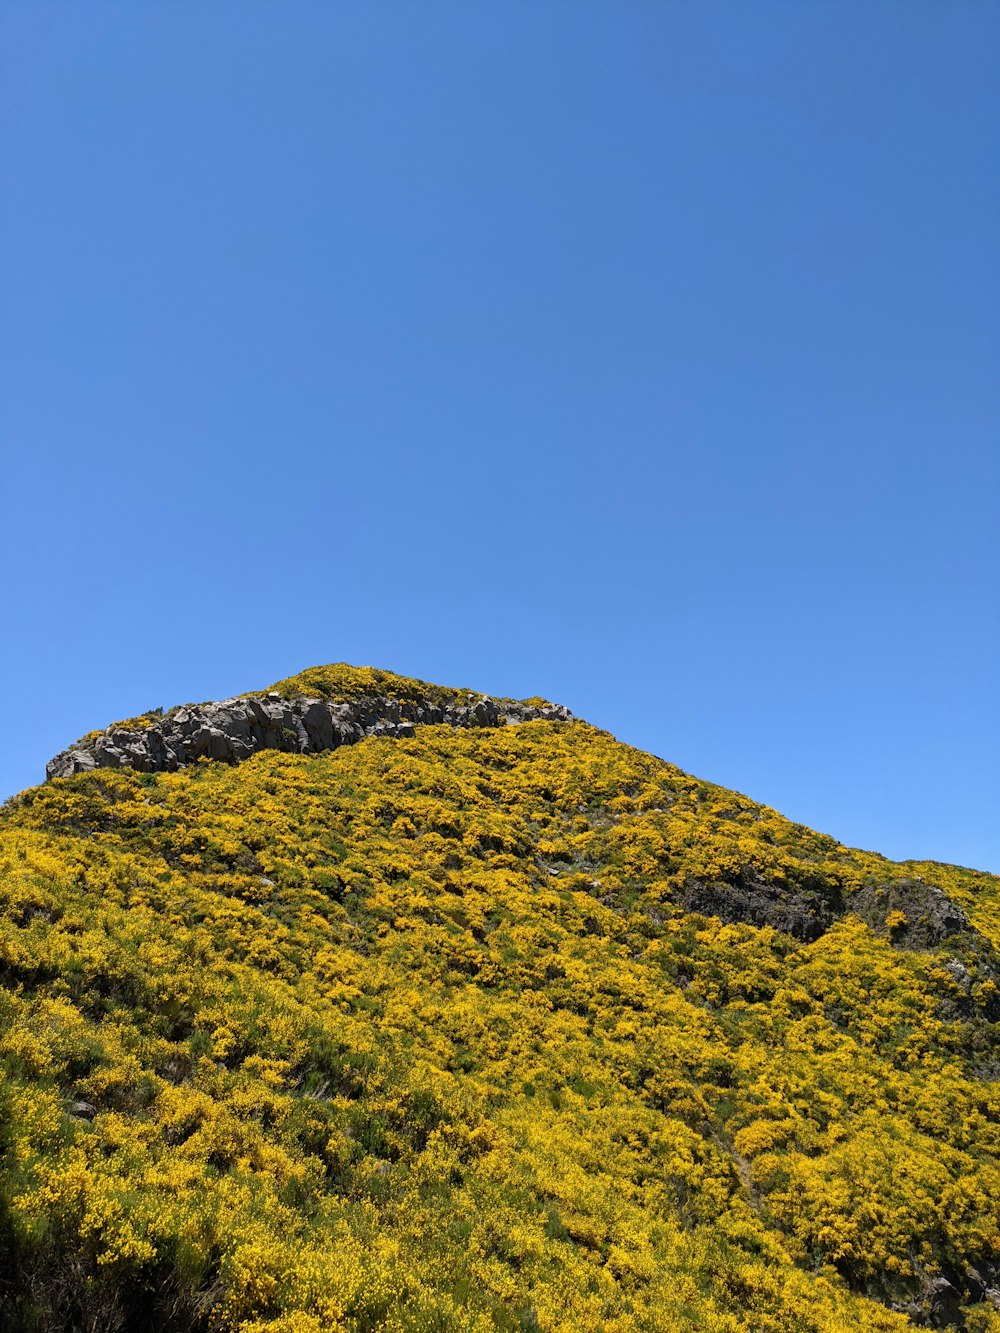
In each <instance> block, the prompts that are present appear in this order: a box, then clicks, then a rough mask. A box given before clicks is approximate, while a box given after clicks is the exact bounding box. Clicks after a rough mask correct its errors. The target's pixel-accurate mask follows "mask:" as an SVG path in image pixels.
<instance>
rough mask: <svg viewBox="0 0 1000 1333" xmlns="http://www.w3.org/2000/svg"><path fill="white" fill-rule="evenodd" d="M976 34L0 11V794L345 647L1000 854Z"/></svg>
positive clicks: (879, 10)
mask: <svg viewBox="0 0 1000 1333" xmlns="http://www.w3.org/2000/svg"><path fill="white" fill-rule="evenodd" d="M998 42H1000V6H998V5H997V4H996V3H993V2H992V0H990V2H989V3H985V2H984V3H972V2H970V0H949V2H948V3H943V2H941V0H934V3H928V2H925V0H899V2H898V3H887V2H885V0H881V2H880V0H863V2H862V0H857V2H855V3H852V2H851V0H835V2H834V3H819V2H816V3H812V2H810V0H784V2H783V3H767V0H755V3H753V4H749V3H747V2H746V0H729V2H727V0H712V2H711V3H705V0H686V2H685V0H674V2H673V3H653V2H648V3H635V2H630V0H604V2H603V3H600V4H596V3H587V2H586V0H560V2H558V3H557V2H555V0H525V2H523V3H517V2H516V0H502V2H501V0H496V2H495V3H486V0H477V3H468V2H467V0H451V2H450V3H440V2H439V0H421V2H420V3H409V2H408V3H403V2H402V0H399V3H386V2H385V0H353V2H351V3H342V2H340V0H316V2H315V3H296V0H283V2H282V3H278V0H269V3H259V2H258V0H238V2H237V3H223V2H222V0H205V2H204V3H198V4H184V3H179V2H178V0H174V2H172V3H167V2H165V0H143V2H142V3H141V4H140V3H134V0H121V2H120V3H101V2H100V0H87V2H86V3H80V0H72V3H70V2H68V0H67V3H62V4H57V3H48V2H47V0H22V2H21V3H12V2H11V0H6V2H5V3H3V4H2V6H0V169H2V178H3V181H2V200H0V269H2V271H0V280H2V292H3V296H2V310H0V429H2V441H0V443H2V450H3V455H2V457H3V467H2V471H0V485H2V492H3V493H2V501H3V522H2V525H0V526H2V532H0V557H2V564H0V569H2V590H0V595H2V605H0V625H2V629H3V636H4V642H3V651H2V653H0V699H2V707H3V713H4V718H3V727H2V746H0V748H2V754H0V793H3V794H6V793H9V792H12V791H15V790H18V789H20V788H21V787H24V786H27V785H29V784H32V783H34V782H37V781H39V780H40V778H41V777H42V775H43V771H44V764H45V761H46V760H47V759H48V758H49V756H50V755H51V754H52V753H53V752H55V751H56V750H58V749H61V748H63V747H64V746H65V745H66V744H68V743H69V742H70V741H72V740H74V739H75V738H76V737H77V736H78V735H80V734H81V733H82V732H84V731H87V730H89V729H90V728H93V727H98V726H102V725H105V724H106V723H108V722H110V721H112V720H113V719H115V718H119V717H124V716H128V715H130V714H134V713H136V712H139V711H142V710H144V709H146V708H149V707H153V706H156V705H164V706H169V705H171V704H174V703H180V702H184V701H187V700H201V699H207V698H218V697H222V696H225V695H227V694H233V693H237V692H241V691H244V690H247V689H253V688H257V687H261V686H264V685H266V684H268V683H270V682H271V681H273V680H276V679H278V678H279V677H282V676H285V675H289V674H292V673H294V672H296V671H298V670H300V669H301V668H303V667H305V666H307V665H312V664H317V663H321V662H328V661H339V660H346V661H350V662H354V663H359V664H373V665H377V666H382V667H386V668H390V669H393V670H397V671H401V672H403V673H406V674H408V675H417V676H422V677H424V678H427V679H430V680H435V681H439V682H441V683H446V684H456V685H469V686H471V687H474V688H478V689H481V690H483V691H487V692H493V693H502V694H512V695H531V694H544V695H547V696H549V697H551V698H554V699H557V700H559V701H560V702H564V703H566V704H568V705H569V706H570V707H571V708H573V709H574V710H575V711H576V712H577V713H579V714H580V715H582V716H584V717H586V718H587V719H589V720H590V721H593V722H594V723H597V724H598V725H600V726H603V727H606V728H607V729H609V730H611V731H613V732H614V733H615V734H616V735H618V736H619V737H621V738H622V739H623V740H626V741H628V742H630V743H632V744H635V745H637V746H640V747H642V748H643V749H648V750H652V751H653V752H655V753H657V754H660V755H662V756H664V757H665V758H668V759H670V760H671V761H673V762H675V763H677V764H680V765H681V766H682V767H683V768H685V769H687V770H689V771H691V772H694V773H697V774H698V775H699V776H701V777H706V778H709V779H712V780H713V781H716V782H719V783H723V784H725V785H727V786H732V787H735V788H737V789H739V790H741V791H744V792H746V793H748V794H749V795H751V796H753V797H755V798H757V799H759V800H762V801H764V802H766V803H768V804H770V805H773V806H776V807H777V808H778V809H780V810H782V811H783V812H784V813H785V814H787V815H789V816H791V817H792V818H793V819H796V820H800V821H802V822H803V823H808V824H810V825H812V826H814V827H818V828H820V829H822V830H824V831H827V832H830V833H833V834H835V835H836V836H837V837H839V838H840V839H842V840H843V841H845V842H847V843H850V844H853V845H858V846H862V847H866V848H873V849H877V850H880V851H883V852H885V853H886V854H888V855H890V856H894V857H900V858H902V857H905V856H910V855H912V856H922V857H929V858H932V859H938V860H949V861H957V862H960V863H962V864H966V865H972V866H977V867H980V868H984V869H992V870H994V871H1000V819H998V809H1000V801H998V796H1000V791H998V788H1000V761H998V740H1000V719H998V702H997V693H998V680H1000V617H998V569H1000V540H998V519H997V513H998V501H1000V384H998V376H997V369H998V365H1000V321H998V310H1000V257H998V256H1000V248H998V246H997V235H998V220H1000V184H998V181H1000V173H998V165H1000V163H998V152H997V148H996V142H997V134H996V130H997V124H998V120H1000V95H998V90H997V78H996V56H997V50H998Z"/></svg>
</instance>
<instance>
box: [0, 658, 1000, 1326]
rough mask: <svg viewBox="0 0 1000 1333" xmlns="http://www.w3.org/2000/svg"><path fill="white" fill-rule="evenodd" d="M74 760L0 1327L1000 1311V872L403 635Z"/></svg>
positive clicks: (21, 1036) (938, 1320)
mask: <svg viewBox="0 0 1000 1333" xmlns="http://www.w3.org/2000/svg"><path fill="white" fill-rule="evenodd" d="M283 710H285V711H283ZM309 718H311V719H312V721H311V722H308V719H309ZM307 723H308V724H307ZM328 724H329V730H328V729H327V728H328ZM209 733H214V734H215V735H217V736H221V737H223V738H224V740H225V743H226V744H228V746H229V749H228V751H226V750H225V746H224V745H223V742H222V741H219V740H216V739H213V736H212V735H210V734H209ZM326 739H329V741H330V744H329V745H327V744H325V743H324V742H325V741H326ZM237 742H238V747H242V748H238V747H237ZM234 747H236V748H234ZM212 754H216V758H214V759H213V758H211V757H209V756H211V755H212ZM67 756H69V758H67ZM73 756H76V757H75V758H73ZM58 759H59V764H57V765H56V769H55V770H54V771H55V772H68V773H70V776H55V777H54V778H53V780H51V781H49V782H47V783H46V784H45V785H43V786H41V787H37V788H34V789H32V790H29V791H26V792H24V793H22V794H21V795H20V796H18V797H15V798H14V799H13V800H11V801H10V802H8V804H7V805H6V806H5V807H4V809H3V811H2V814H0V867H2V875H0V967H2V973H0V982H2V988H0V1006H2V1022H0V1062H2V1070H3V1078H2V1083H0V1153H2V1160H0V1251H2V1262H0V1328H2V1329H5V1330H9V1331H10V1333H15V1331H16V1333H27V1331H28V1330H56V1329H58V1330H81V1331H83V1330H86V1331H88V1333H89V1331H91V1330H94V1331H95V1333H96V1330H101V1333H119V1331H121V1333H139V1331H140V1330H142V1331H146V1330H160V1329H162V1330H171V1331H173V1330H179V1331H181V1333H185V1331H191V1333H193V1331H194V1330H199V1331H201V1330H204V1333H328V1331H331V1330H332V1331H334V1333H336V1331H337V1330H341V1331H343V1333H346V1331H348V1330H349V1331H350V1333H367V1331H369V1330H387V1331H389V1330H391V1331H392V1333H403V1331H404V1330H405V1331H406V1333H418V1330H419V1331H420V1333H448V1331H451V1330H454V1331H455V1333H459V1331H461V1333H466V1331H467V1330H469V1331H471V1333H489V1331H492V1330H529V1331H530V1330H540V1331H542V1333H570V1330H573V1331H583V1330H587V1331H589V1330H608V1331H610V1333H639V1331H640V1330H641V1331H647V1330H648V1331H649V1333H660V1331H661V1330H666V1331H670V1333H672V1331H673V1330H677V1331H678V1333H689V1331H690V1333H695V1330H698V1333H704V1331H706V1330H707V1331H708V1333H842V1331H844V1330H857V1331H858V1333H860V1331H862V1330H865V1331H871V1333H874V1331H876V1330H877V1331H879V1333H889V1331H890V1330H893V1331H896V1333H902V1331H903V1330H906V1329H913V1328H914V1327H915V1326H916V1325H920V1324H923V1325H930V1326H933V1327H938V1328H943V1327H954V1328H962V1329H967V1330H970V1331H971V1333H1000V1314H998V1313H997V1308H996V1307H997V1306H1000V1218H998V1200H1000V1089H998V1084H997V1081H996V1080H997V1075H998V1073H1000V1027H998V1020H1000V991H998V983H1000V955H998V952H997V951H998V949H1000V881H998V880H997V879H996V878H994V877H992V876H989V875H985V874H980V873H976V872H973V871H970V870H963V869H959V868H957V867H954V866H946V865H939V864H930V863H919V864H918V863H905V864H897V863H892V862H889V861H886V860H884V859H882V858H881V857H879V856H876V855H874V854H871V853H867V852H859V851H855V850H851V849H849V848H846V847H843V846H841V845H840V844H838V843H837V842H836V840H835V839H833V838H831V837H827V836H825V835H822V834H818V833H815V832H812V831H811V830H809V829H807V828H804V827H802V826H801V825H797V824H793V823H790V822H789V821H788V820H786V819H784V818H782V816H780V815H779V814H777V813H776V812H775V811H773V810H770V809H768V808H766V807H764V806H760V805H757V804H755V803H754V802H753V801H751V800H749V799H747V798H746V797H744V796H741V795H737V794H736V793H734V792H730V791H726V790H724V789H722V788H719V787H715V786H713V785H712V784H710V783H707V782H701V781H699V780H697V779H695V778H692V777H689V776H688V775H687V774H685V773H682V772H681V771H679V770H678V769H676V768H674V767H672V766H671V765H670V764H668V763H665V762H663V761H662V760H660V759H657V758H654V757H653V756H651V755H648V754H644V753H642V752H640V751H637V750H634V749H631V748H630V747H628V746H625V745H622V744H620V743H619V742H617V741H616V740H615V739H614V738H613V737H611V736H610V735H609V734H607V733H606V732H603V731H600V730H598V729H596V728H595V727H593V726H590V725H589V724H587V723H586V722H583V721H580V720H576V719H574V718H572V716H571V715H570V714H569V713H568V712H567V711H566V710H565V709H560V708H558V707H556V706H554V705H551V704H548V703H547V702H546V701H544V700H539V699H533V700H529V701H527V702H525V703H518V702H516V701H513V700H499V701H496V700H494V701H489V700H485V701H484V700H483V699H482V698H481V697H480V696H478V695H470V694H469V692H468V691H464V690H445V689H441V688H439V687H432V686H428V685H426V684H424V683H423V682H419V681H409V680H403V679H401V678H400V677H395V676H392V675H391V674H390V673H385V672H373V671H371V670H370V669H366V668H365V669H352V668H347V667H343V666H338V667H328V668H318V669H315V670H312V671H308V672H305V673H303V674H302V675H301V676H297V677H293V678H291V679H289V680H287V681H283V682H279V683H278V684H277V685H276V686H272V687H270V689H269V690H264V691H261V692H259V694H254V695H249V696H242V697H241V698H240V699H236V700H227V701H224V702H223V704H216V705H201V706H197V707H195V706H186V708H184V709H181V710H171V711H170V712H169V713H166V714H161V713H159V712H156V713H151V714H147V715H145V716H144V717H142V718H139V719H132V720H131V721H130V722H127V723H120V724H117V726H116V727H114V728H112V729H110V730H109V732H108V733H104V734H92V735H91V736H89V737H84V738H83V739H82V740H81V741H80V742H78V743H77V745H76V746H74V747H70V749H69V750H68V751H65V752H64V754H63V756H59V757H58ZM236 760H240V762H236ZM53 762H54V763H55V762H56V761H53ZM181 765H183V766H181ZM140 770H142V771H140Z"/></svg>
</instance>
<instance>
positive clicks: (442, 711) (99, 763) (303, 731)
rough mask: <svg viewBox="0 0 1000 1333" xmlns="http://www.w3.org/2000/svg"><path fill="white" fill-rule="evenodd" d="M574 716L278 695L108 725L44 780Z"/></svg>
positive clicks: (57, 762) (490, 705)
mask: <svg viewBox="0 0 1000 1333" xmlns="http://www.w3.org/2000/svg"><path fill="white" fill-rule="evenodd" d="M572 716H573V715H572V713H570V711H569V709H567V708H563V707H562V706H561V705H559V704H551V705H546V706H543V707H535V706H534V705H532V704H523V703H516V702H513V701H507V700H505V701H503V702H502V703H500V702H497V701H496V700H493V699H490V698H487V697H482V698H476V697H475V696H474V695H470V696H469V697H468V701H467V702H465V703H458V702H455V703H448V704H444V705H441V704H435V703H432V702H430V701H427V702H423V703H411V702H408V701H407V702H404V701H400V700H398V699H391V698H383V697H376V698H367V699H354V700H348V701H338V702H333V701H331V700H329V699H320V698H306V697H298V698H292V699H283V698H282V697H281V695H280V694H276V693H271V694H265V695H246V696H244V697H242V698H237V699H223V700H222V701H221V702H219V703H207V704H190V705H186V706H184V707H182V708H173V709H171V710H170V711H169V712H168V713H165V714H164V715H163V716H162V717H150V718H146V719H142V720H141V721H139V722H137V723H132V724H128V725H120V726H114V727H109V728H108V730H107V731H102V732H98V733H96V734H94V735H91V736H88V737H86V738H84V739H83V740H81V741H78V742H77V743H76V745H73V746H70V748H69V749H68V750H63V752H62V753H61V754H57V755H56V756H55V758H54V759H52V760H50V761H49V763H48V764H47V765H46V768H45V775H46V777H47V778H65V777H71V776H72V775H73V774H74V773H84V772H87V771H88V770H89V769H94V768H134V769H137V770H138V771H139V772H140V773H157V772H172V771H173V770H175V769H178V768H184V767H186V765H188V764H191V763H194V762H195V760H197V759H216V760H219V761H221V762H222V763H229V764H237V763H239V762H240V761H241V760H243V759H249V758H250V756H251V755H252V754H256V753H257V751H258V750H284V751H286V752H288V753H292V754H318V753H320V752H322V751H324V750H335V749H337V747H338V746H340V745H353V744H355V743H356V742H357V741H362V740H364V739H365V738H366V737H368V736H412V735H413V729H414V727H415V726H420V725H428V724H435V723H437V724H440V723H446V724H447V725H449V726H452V727H498V726H504V725H507V724H511V723H518V722H530V721H533V720H536V719H543V720H545V721H552V722H568V721H571V720H572Z"/></svg>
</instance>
